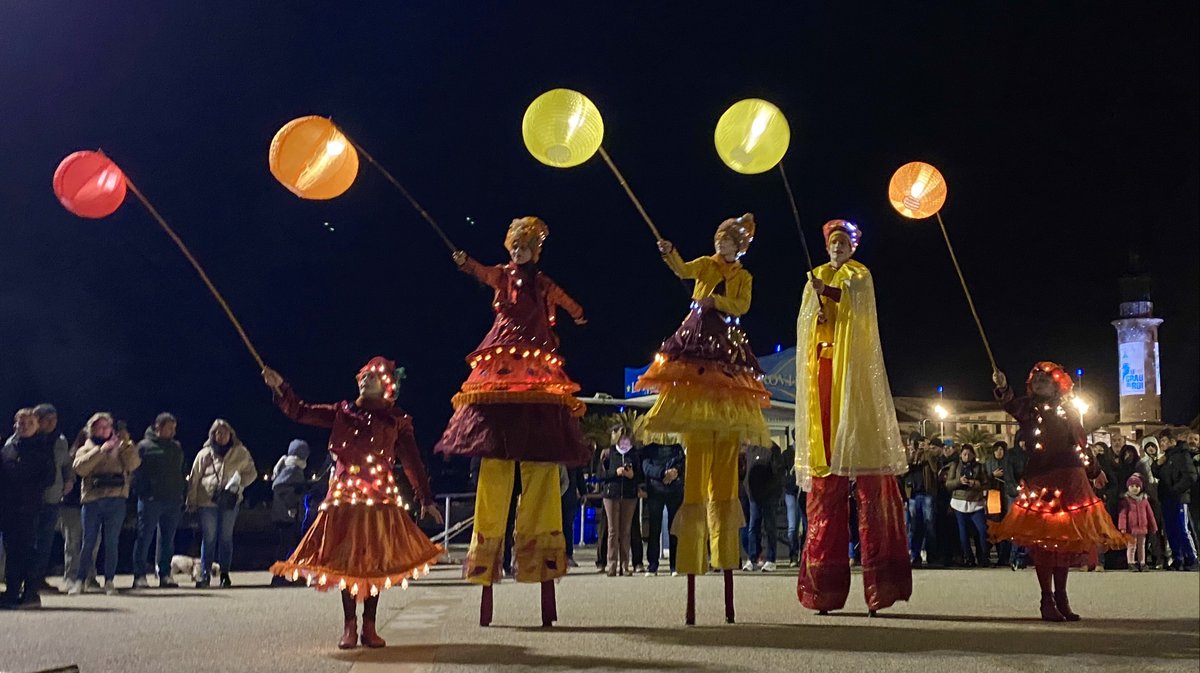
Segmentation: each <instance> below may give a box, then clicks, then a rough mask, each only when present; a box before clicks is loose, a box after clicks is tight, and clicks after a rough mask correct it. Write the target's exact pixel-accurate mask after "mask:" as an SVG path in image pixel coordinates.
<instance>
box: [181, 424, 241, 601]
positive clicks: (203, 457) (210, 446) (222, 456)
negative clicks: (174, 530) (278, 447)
mask: <svg viewBox="0 0 1200 673" xmlns="http://www.w3.org/2000/svg"><path fill="white" fill-rule="evenodd" d="M256 476H258V473H257V471H256V470H255V469H254V459H253V458H251V457H250V451H249V450H247V449H246V447H245V445H243V444H242V443H241V442H240V441H238V438H237V433H236V432H234V430H233V426H231V425H230V424H229V421H226V420H225V419H222V418H218V419H217V420H215V421H213V424H212V427H211V428H209V430H208V441H206V442H205V443H204V448H202V449H200V453H198V454H196V460H195V461H194V462H193V463H192V471H191V473H190V474H188V478H187V482H188V490H187V511H189V512H193V511H195V512H198V513H199V515H200V529H201V532H202V534H203V537H204V541H203V543H202V544H201V545H200V579H199V580H198V581H197V582H196V588H197V589H204V588H207V587H208V586H209V583H210V582H211V580H212V576H211V573H212V562H213V556H214V554H213V547H214V546H216V552H217V553H216V554H215V556H216V558H217V562H218V563H219V564H220V566H221V588H227V587H229V586H230V585H231V584H232V583H231V582H230V581H229V568H230V565H231V564H232V563H233V525H234V523H235V522H236V521H237V515H238V507H239V506H240V505H241V502H242V493H243V492H244V491H245V489H246V487H247V486H249V485H250V483H251V482H253V481H254V478H255V477H256Z"/></svg>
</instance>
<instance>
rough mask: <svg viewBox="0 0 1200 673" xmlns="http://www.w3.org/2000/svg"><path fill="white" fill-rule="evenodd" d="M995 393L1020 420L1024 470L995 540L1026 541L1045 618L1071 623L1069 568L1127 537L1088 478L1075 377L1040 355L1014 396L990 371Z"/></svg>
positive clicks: (1090, 465) (1092, 472) (1090, 464)
mask: <svg viewBox="0 0 1200 673" xmlns="http://www.w3.org/2000/svg"><path fill="white" fill-rule="evenodd" d="M992 381H993V382H994V383H995V384H996V399H998V400H1000V402H1001V403H1002V404H1003V406H1004V410H1005V411H1007V412H1008V413H1009V414H1011V415H1012V417H1013V418H1015V419H1017V422H1018V423H1019V424H1020V426H1021V427H1020V430H1019V436H1018V441H1020V442H1021V443H1022V444H1023V446H1024V448H1025V456H1026V463H1025V471H1024V473H1023V474H1022V479H1021V485H1020V488H1019V490H1018V493H1017V499H1016V500H1015V501H1014V502H1013V505H1012V509H1010V510H1009V512H1008V515H1007V516H1005V517H1004V520H1003V521H1000V522H999V523H992V524H989V531H988V536H989V537H990V538H992V539H993V540H996V541H999V540H1012V541H1013V544H1016V545H1020V546H1024V547H1029V548H1030V550H1031V556H1032V558H1033V563H1034V565H1035V566H1036V567H1037V578H1038V585H1039V586H1040V587H1041V590H1042V602H1041V611H1042V619H1044V620H1045V621H1048V622H1064V621H1065V622H1075V621H1079V615H1077V614H1075V613H1074V612H1072V611H1071V605H1070V603H1069V602H1068V601H1067V571H1068V569H1069V568H1070V567H1071V566H1073V565H1080V564H1081V563H1082V562H1083V559H1084V557H1085V556H1086V555H1087V553H1088V552H1089V551H1092V550H1095V549H1097V548H1098V547H1107V548H1109V549H1123V548H1124V547H1125V546H1126V545H1127V544H1128V541H1129V538H1128V537H1127V536H1125V535H1123V534H1122V533H1121V532H1120V531H1118V530H1117V529H1116V527H1115V526H1113V522H1112V517H1110V516H1109V515H1108V512H1107V511H1106V510H1105V508H1104V501H1103V500H1101V499H1100V498H1097V497H1096V493H1095V492H1094V491H1093V490H1092V485H1091V479H1094V478H1095V477H1096V476H1097V475H1098V474H1100V465H1099V464H1098V463H1097V462H1096V461H1095V460H1093V459H1092V458H1091V457H1090V456H1089V455H1088V453H1087V450H1086V447H1087V436H1086V434H1085V432H1084V429H1083V418H1082V415H1081V414H1080V413H1079V411H1078V410H1077V409H1076V408H1075V407H1074V406H1073V405H1072V404H1071V401H1072V389H1073V388H1074V385H1075V384H1074V382H1073V381H1071V376H1070V375H1069V374H1067V372H1066V371H1064V370H1063V368H1062V365H1058V364H1055V363H1053V362H1039V363H1037V364H1036V365H1034V366H1033V369H1032V370H1031V371H1030V372H1029V378H1027V379H1026V381H1025V388H1026V391H1027V393H1028V394H1027V396H1025V397H1014V396H1013V391H1012V389H1011V388H1009V387H1008V378H1007V377H1005V376H1004V373H1003V372H996V373H995V375H994V376H993V377H992Z"/></svg>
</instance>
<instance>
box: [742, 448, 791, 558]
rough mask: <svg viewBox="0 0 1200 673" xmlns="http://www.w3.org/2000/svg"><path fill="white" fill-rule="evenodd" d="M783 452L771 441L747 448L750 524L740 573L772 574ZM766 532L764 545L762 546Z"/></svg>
mask: <svg viewBox="0 0 1200 673" xmlns="http://www.w3.org/2000/svg"><path fill="white" fill-rule="evenodd" d="M785 469H786V468H785V467H784V464H783V451H781V450H780V448H779V445H778V444H775V443H774V442H772V443H771V446H769V447H768V446H750V447H747V449H746V494H747V495H748V496H749V499H750V524H749V526H748V528H749V530H748V531H747V533H746V535H747V538H746V541H747V549H746V553H747V554H748V555H749V557H750V558H749V560H747V561H746V565H745V567H743V568H742V570H754V569H755V565H754V562H755V561H756V560H757V561H759V565H758V566H757V569H758V570H762V571H764V572H772V571H774V570H775V568H776V565H775V561H776V558H777V557H776V553H777V550H776V547H778V539H777V538H778V535H779V525H778V523H777V522H776V515H777V514H778V512H779V500H780V498H781V497H783V473H784V470H785ZM763 533H766V535H765V537H766V542H767V546H766V547H765V548H764V547H763V546H762V539H763V537H764V535H763Z"/></svg>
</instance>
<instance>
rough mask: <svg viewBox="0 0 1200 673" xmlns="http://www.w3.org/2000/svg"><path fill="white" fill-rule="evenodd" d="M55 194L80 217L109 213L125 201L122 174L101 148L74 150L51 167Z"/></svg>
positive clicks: (96, 216)
mask: <svg viewBox="0 0 1200 673" xmlns="http://www.w3.org/2000/svg"><path fill="white" fill-rule="evenodd" d="M54 195H55V196H57V197H58V200H59V201H60V202H61V203H62V204H63V207H64V208H66V209H67V210H69V211H71V212H72V213H74V214H76V215H78V216H79V217H88V218H92V219H98V218H101V217H108V216H109V215H112V214H113V212H115V211H116V210H117V208H120V207H121V203H122V202H124V201H125V174H124V173H122V172H121V169H120V168H118V167H117V165H116V164H115V163H113V160H112V159H109V158H108V157H106V156H104V154H102V153H100V152H91V151H86V150H85V151H82V152H75V153H74V154H71V155H69V156H67V158H65V159H63V160H62V163H60V164H59V165H58V168H57V169H56V170H55V171H54Z"/></svg>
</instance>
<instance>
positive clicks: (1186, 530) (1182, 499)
mask: <svg viewBox="0 0 1200 673" xmlns="http://www.w3.org/2000/svg"><path fill="white" fill-rule="evenodd" d="M1158 444H1159V448H1160V449H1161V455H1159V458H1158V463H1157V468H1158V469H1157V470H1156V472H1155V474H1156V476H1157V477H1158V497H1159V501H1160V504H1161V506H1162V513H1163V524H1164V525H1163V527H1164V528H1165V529H1166V533H1167V541H1168V542H1169V543H1170V545H1171V556H1172V557H1173V559H1172V560H1173V564H1172V567H1173V568H1174V569H1176V570H1195V569H1196V542H1195V539H1194V538H1193V537H1192V532H1191V525H1190V515H1189V514H1190V513H1189V511H1188V504H1189V503H1190V502H1191V490H1192V484H1194V483H1195V482H1196V479H1197V474H1196V465H1195V463H1193V462H1192V456H1191V454H1190V452H1189V451H1188V450H1187V448H1186V447H1185V446H1181V445H1178V444H1176V443H1175V438H1174V435H1173V434H1172V433H1171V431H1170V430H1163V431H1162V432H1160V433H1159V434H1158Z"/></svg>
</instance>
